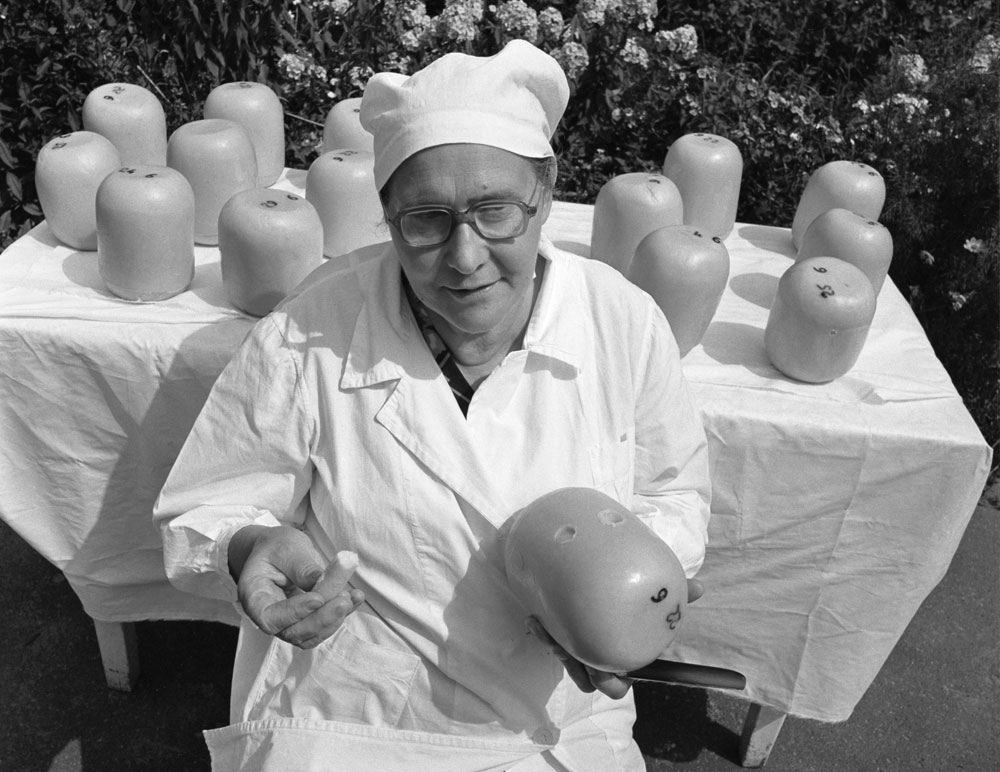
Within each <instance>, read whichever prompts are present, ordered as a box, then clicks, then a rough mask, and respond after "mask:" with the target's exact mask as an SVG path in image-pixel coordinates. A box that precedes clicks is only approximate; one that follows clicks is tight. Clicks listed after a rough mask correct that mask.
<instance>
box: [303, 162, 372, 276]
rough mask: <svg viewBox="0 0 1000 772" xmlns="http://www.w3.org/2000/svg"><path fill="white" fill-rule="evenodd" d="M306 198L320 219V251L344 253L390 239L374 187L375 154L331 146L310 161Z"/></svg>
mask: <svg viewBox="0 0 1000 772" xmlns="http://www.w3.org/2000/svg"><path fill="white" fill-rule="evenodd" d="M306 198H307V199H308V200H309V201H310V202H311V203H312V204H313V206H315V207H316V211H317V212H319V217H320V220H321V221H322V222H323V254H324V255H326V256H327V257H337V256H339V255H346V254H347V253H348V252H352V251H353V250H355V249H359V248H361V247H366V246H369V245H371V244H378V243H380V242H383V241H388V240H389V238H390V237H389V231H388V229H387V227H386V225H385V213H384V212H383V211H382V201H381V199H380V198H379V195H378V189H377V188H376V187H375V156H374V155H373V154H372V153H369V152H367V151H364V150H333V151H331V152H329V153H323V154H322V155H321V156H319V158H317V159H316V160H315V161H313V162H312V164H311V165H310V166H309V171H308V172H307V173H306Z"/></svg>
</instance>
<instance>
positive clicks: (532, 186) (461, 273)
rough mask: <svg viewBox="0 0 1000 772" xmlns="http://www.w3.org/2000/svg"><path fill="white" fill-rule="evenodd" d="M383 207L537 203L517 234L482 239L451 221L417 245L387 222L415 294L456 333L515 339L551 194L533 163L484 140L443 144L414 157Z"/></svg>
mask: <svg viewBox="0 0 1000 772" xmlns="http://www.w3.org/2000/svg"><path fill="white" fill-rule="evenodd" d="M387 188H388V189H387V191H386V196H385V201H384V203H385V210H386V216H387V217H388V218H393V217H395V215H396V214H397V213H399V212H400V211H401V210H404V209H410V208H412V207H417V206H430V205H439V206H445V207H450V208H451V209H454V210H456V211H464V210H466V209H468V208H469V207H470V206H473V205H475V204H477V203H479V202H481V201H490V200H506V201H522V202H524V203H525V204H528V205H531V206H537V207H538V213H537V214H535V216H534V217H532V218H531V219H530V220H529V221H528V227H527V230H526V231H525V232H524V233H523V234H521V235H520V236H516V237H514V238H509V239H503V240H500V241H492V240H487V239H485V238H483V237H482V236H480V235H479V234H478V233H476V231H475V230H474V229H473V227H472V225H471V224H468V223H455V226H454V228H453V230H452V232H451V236H450V237H449V238H448V240H447V241H446V242H444V243H443V244H438V245H437V246H432V247H414V246H410V245H409V244H407V243H406V242H405V241H403V239H402V237H401V235H400V233H399V231H398V230H397V229H396V228H395V227H391V228H390V231H391V233H392V240H393V243H394V245H395V247H396V252H397V253H398V255H399V259H400V262H401V263H402V267H403V271H404V272H405V274H406V278H407V279H408V280H409V282H410V286H411V287H412V288H413V290H414V292H416V294H417V297H419V298H420V300H421V301H422V302H423V304H424V305H425V306H426V307H427V309H428V310H429V311H430V312H431V315H432V319H433V321H434V323H435V326H438V325H439V324H441V323H443V324H445V325H446V326H447V327H448V328H450V329H449V330H447V331H445V330H441V329H440V327H439V332H442V333H443V334H446V333H447V332H450V333H451V334H452V335H456V336H458V337H459V338H462V337H468V338H471V337H476V336H482V335H484V334H485V335H487V336H489V337H498V338H500V339H503V338H505V337H510V339H511V340H513V339H514V338H516V337H517V336H518V335H519V334H520V332H521V330H522V328H523V327H524V324H525V323H526V322H527V319H528V317H529V316H530V314H531V306H532V300H533V293H532V289H533V281H532V279H533V276H534V271H535V261H536V259H537V257H538V241H539V237H540V235H541V228H542V223H543V222H545V218H546V217H548V214H549V208H550V204H551V194H550V192H549V191H548V189H547V188H545V187H544V186H543V185H542V184H541V183H540V182H539V181H538V178H537V175H536V173H535V170H534V167H533V166H532V164H531V162H530V161H528V160H526V159H524V158H522V157H520V156H517V155H514V154H513V153H508V152H507V151H505V150H500V149H499V148H494V147H488V146H485V145H441V146H438V147H432V148H428V149H427V150H422V151H420V152H419V153H417V154H415V155H413V156H411V157H410V158H408V159H407V160H406V161H404V162H403V164H402V165H400V167H399V168H398V169H397V170H396V171H395V173H394V174H393V176H392V178H391V179H390V181H389V184H388V186H387Z"/></svg>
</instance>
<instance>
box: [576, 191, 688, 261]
mask: <svg viewBox="0 0 1000 772" xmlns="http://www.w3.org/2000/svg"><path fill="white" fill-rule="evenodd" d="M683 222H684V204H683V202H682V201H681V194H680V191H679V190H677V186H676V185H675V184H674V183H673V182H671V181H670V180H669V179H668V178H667V177H664V176H663V175H662V174H651V173H649V172H630V173H628V174H619V175H618V176H617V177H612V178H611V179H610V180H608V181H607V182H606V183H604V185H602V186H601V189H600V190H599V191H598V193H597V200H596V201H595V202H594V219H593V235H592V237H591V241H590V256H591V257H592V258H593V259H594V260H600V261H601V262H602V263H607V264H608V265H610V266H612V267H613V268H617V269H618V270H619V271H621V272H622V273H623V274H624V273H626V272H627V271H628V266H629V263H631V262H632V255H633V254H634V253H635V248H636V247H637V246H638V244H639V242H640V241H642V240H643V239H644V238H645V237H646V236H647V235H648V234H649V233H652V232H653V231H655V230H656V229H657V228H663V227H665V226H667V225H680V224H682V223H683Z"/></svg>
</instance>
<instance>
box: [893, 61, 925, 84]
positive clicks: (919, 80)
mask: <svg viewBox="0 0 1000 772" xmlns="http://www.w3.org/2000/svg"><path fill="white" fill-rule="evenodd" d="M896 72H897V73H898V74H899V76H900V77H901V78H902V79H903V82H904V83H905V84H906V85H907V86H909V87H910V88H920V87H921V86H923V85H924V84H925V83H927V81H929V80H930V76H929V75H928V74H927V64H926V63H925V62H924V57H922V56H921V55H920V54H900V56H899V58H898V59H897V60H896Z"/></svg>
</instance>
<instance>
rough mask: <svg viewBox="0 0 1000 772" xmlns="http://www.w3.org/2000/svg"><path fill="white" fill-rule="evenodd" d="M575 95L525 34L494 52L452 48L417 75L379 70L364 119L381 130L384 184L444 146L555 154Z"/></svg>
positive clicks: (378, 157) (378, 172) (378, 167)
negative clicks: (554, 141)
mask: <svg viewBox="0 0 1000 772" xmlns="http://www.w3.org/2000/svg"><path fill="white" fill-rule="evenodd" d="M568 101H569V84H568V83H567V82H566V75H565V73H564V72H563V71H562V68H561V67H560V66H559V64H558V62H556V60H555V59H553V58H552V57H551V56H549V55H548V54H546V53H545V52H543V51H541V50H540V49H538V48H536V47H535V46H533V45H532V44H531V43H528V42H527V41H525V40H512V41H511V42H510V43H508V44H507V45H506V46H505V47H504V48H503V50H502V51H500V52H499V53H498V54H495V55H494V56H488V57H484V56H469V55H468V54H460V53H452V54H445V55H444V56H442V57H441V58H440V59H437V60H435V61H433V62H431V63H430V64H429V65H427V66H426V67H425V68H424V69H422V70H420V71H419V72H416V73H414V74H413V75H411V76H409V77H407V76H406V75H401V74H399V73H393V72H381V73H378V74H377V75H374V76H373V77H372V78H371V80H369V81H368V85H367V86H366V87H365V93H364V97H363V98H362V100H361V124H362V126H364V127H365V128H366V129H367V130H368V131H369V132H371V134H372V135H373V136H374V137H375V184H376V185H377V186H378V188H379V190H381V189H382V187H383V186H384V185H385V183H386V182H387V181H388V179H389V177H391V176H392V173H393V172H394V171H395V170H396V169H397V168H398V167H399V165H400V164H401V163H403V161H405V160H406V159H407V158H409V157H410V156H412V155H413V154H414V153H416V152H417V151H419V150H423V149H425V148H429V147H435V146H437V145H449V144H455V143H470V144H479V145H489V146H491V147H498V148H501V149H503V150H508V151H510V152H512V153H517V154H518V155H521V156H525V157H527V158H545V157H547V156H552V155H555V153H554V152H553V151H552V146H551V145H550V144H549V140H550V139H551V138H552V134H553V133H554V132H555V130H556V125H557V124H558V123H559V119H560V118H561V117H562V114H563V111H564V110H565V109H566V103H567V102H568Z"/></svg>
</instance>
